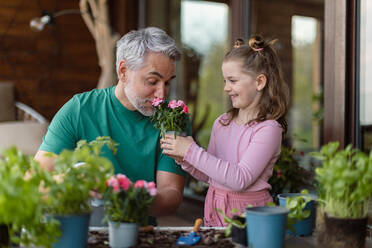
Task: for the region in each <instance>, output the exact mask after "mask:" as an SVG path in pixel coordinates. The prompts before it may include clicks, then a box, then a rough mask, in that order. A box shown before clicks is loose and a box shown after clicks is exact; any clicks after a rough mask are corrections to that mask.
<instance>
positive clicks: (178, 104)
mask: <svg viewBox="0 0 372 248" xmlns="http://www.w3.org/2000/svg"><path fill="white" fill-rule="evenodd" d="M168 107H170V108H172V109H174V108H178V107H182V109H183V112H185V113H186V114H188V113H189V109H188V107H187V106H186V104H185V103H184V102H183V101H182V100H178V101H177V100H172V101H170V102H169V104H168Z"/></svg>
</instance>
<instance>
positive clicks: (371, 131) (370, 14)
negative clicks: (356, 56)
mask: <svg viewBox="0 0 372 248" xmlns="http://www.w3.org/2000/svg"><path fill="white" fill-rule="evenodd" d="M360 14H361V15H360V61H359V62H360V102H359V106H360V110H359V111H360V112H359V113H360V126H361V137H362V139H361V140H362V149H363V150H365V151H369V150H371V149H372V111H371V110H372V70H371V69H370V67H371V64H372V1H370V0H361V5H360ZM368 67H369V68H368Z"/></svg>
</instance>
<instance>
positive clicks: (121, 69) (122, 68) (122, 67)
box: [118, 60, 128, 83]
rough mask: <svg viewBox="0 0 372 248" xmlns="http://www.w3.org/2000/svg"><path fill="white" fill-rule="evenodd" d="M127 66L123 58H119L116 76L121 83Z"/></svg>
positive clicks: (124, 78)
mask: <svg viewBox="0 0 372 248" xmlns="http://www.w3.org/2000/svg"><path fill="white" fill-rule="evenodd" d="M127 70H128V67H127V66H126V63H125V60H121V61H120V63H119V68H118V78H119V80H120V81H122V82H123V83H124V82H125V81H126V74H127Z"/></svg>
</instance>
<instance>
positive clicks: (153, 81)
mask: <svg viewBox="0 0 372 248" xmlns="http://www.w3.org/2000/svg"><path fill="white" fill-rule="evenodd" d="M147 82H148V83H149V84H150V85H155V84H156V83H157V82H158V81H157V80H149V81H147Z"/></svg>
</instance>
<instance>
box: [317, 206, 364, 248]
mask: <svg viewBox="0 0 372 248" xmlns="http://www.w3.org/2000/svg"><path fill="white" fill-rule="evenodd" d="M367 219H368V218H367V217H365V218H360V219H344V218H335V217H330V216H328V215H327V213H325V214H324V223H325V232H324V234H325V235H324V241H325V242H326V243H327V247H329V248H350V247H355V248H363V247H364V245H365V240H366V234H367Z"/></svg>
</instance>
